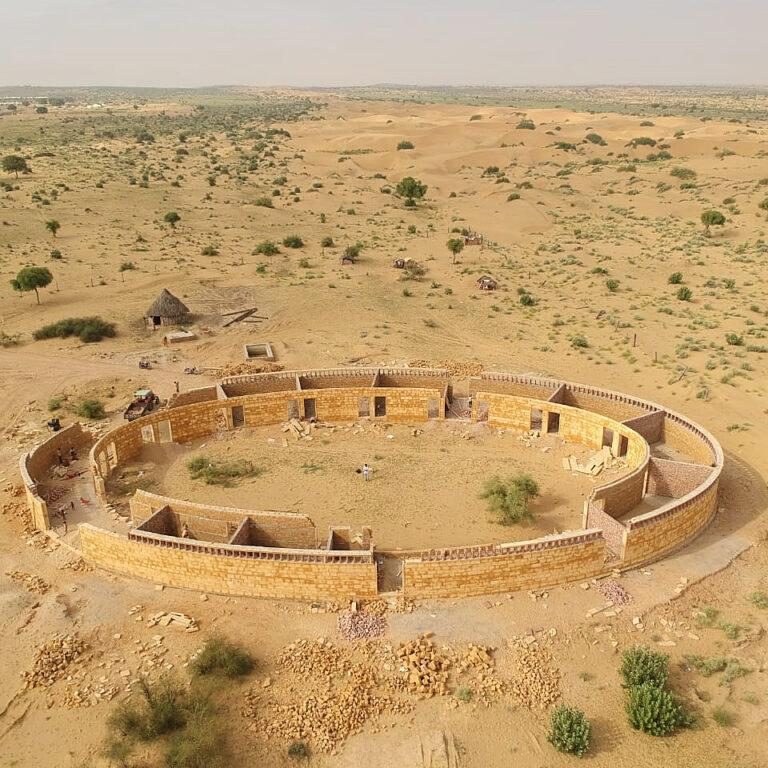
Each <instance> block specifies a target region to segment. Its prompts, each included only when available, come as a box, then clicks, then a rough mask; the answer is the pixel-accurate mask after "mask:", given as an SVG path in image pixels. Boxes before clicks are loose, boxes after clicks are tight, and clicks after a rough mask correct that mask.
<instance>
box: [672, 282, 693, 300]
mask: <svg viewBox="0 0 768 768" xmlns="http://www.w3.org/2000/svg"><path fill="white" fill-rule="evenodd" d="M675 295H676V296H677V298H678V300H679V301H690V300H691V298H692V296H693V291H692V290H691V289H690V288H686V287H685V286H684V287H682V288H680V290H679V291H678V292H677V293H676V294H675Z"/></svg>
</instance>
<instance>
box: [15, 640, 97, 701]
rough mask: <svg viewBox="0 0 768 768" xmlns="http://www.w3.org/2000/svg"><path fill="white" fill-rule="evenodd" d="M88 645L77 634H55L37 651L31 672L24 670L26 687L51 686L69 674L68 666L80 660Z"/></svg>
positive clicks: (22, 674)
mask: <svg viewBox="0 0 768 768" xmlns="http://www.w3.org/2000/svg"><path fill="white" fill-rule="evenodd" d="M85 648H86V645H85V642H84V641H83V640H81V639H80V638H79V637H78V636H77V635H76V634H75V635H54V636H53V637H52V638H51V639H50V640H49V641H48V642H47V643H45V645H42V646H40V647H39V648H38V649H37V652H36V653H35V660H34V662H33V664H32V670H31V671H30V672H22V673H21V676H22V678H23V679H24V687H25V688H50V687H51V686H52V685H53V684H54V683H55V682H56V681H57V680H60V679H61V678H62V677H64V676H65V675H66V674H67V667H68V666H69V665H70V664H72V663H75V662H77V661H78V659H79V658H80V657H81V655H82V654H83V652H84V651H85Z"/></svg>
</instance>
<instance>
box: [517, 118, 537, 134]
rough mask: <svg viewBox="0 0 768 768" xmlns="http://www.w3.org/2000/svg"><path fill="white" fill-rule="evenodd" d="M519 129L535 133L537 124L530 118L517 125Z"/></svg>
mask: <svg viewBox="0 0 768 768" xmlns="http://www.w3.org/2000/svg"><path fill="white" fill-rule="evenodd" d="M517 128H518V129H520V130H525V131H534V130H536V124H535V123H534V122H533V120H529V119H528V118H523V119H522V120H521V121H520V122H519V123H518V124H517Z"/></svg>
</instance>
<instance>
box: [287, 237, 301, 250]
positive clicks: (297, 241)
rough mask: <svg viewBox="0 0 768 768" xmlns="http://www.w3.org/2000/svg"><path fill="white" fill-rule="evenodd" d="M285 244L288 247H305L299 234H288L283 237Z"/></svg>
mask: <svg viewBox="0 0 768 768" xmlns="http://www.w3.org/2000/svg"><path fill="white" fill-rule="evenodd" d="M283 245H284V246H285V247H286V248H303V247H304V241H303V240H302V239H301V238H300V237H299V236H298V235H288V237H284V238H283Z"/></svg>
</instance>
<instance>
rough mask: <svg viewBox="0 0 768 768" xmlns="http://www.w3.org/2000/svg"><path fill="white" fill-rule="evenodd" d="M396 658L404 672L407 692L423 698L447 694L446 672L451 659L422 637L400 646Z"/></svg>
mask: <svg viewBox="0 0 768 768" xmlns="http://www.w3.org/2000/svg"><path fill="white" fill-rule="evenodd" d="M397 656H398V658H399V659H400V661H401V664H402V666H401V671H403V672H405V674H406V675H407V681H408V690H409V691H411V693H416V694H418V695H420V696H424V697H432V696H436V695H437V696H444V695H445V694H446V693H447V692H448V670H449V669H450V667H451V659H450V657H449V656H448V654H447V653H445V652H444V651H441V650H440V649H438V648H437V646H436V645H435V644H434V643H433V642H432V640H430V639H429V635H422V636H421V637H419V638H417V639H416V640H410V641H409V642H407V643H404V644H403V645H401V646H400V648H399V649H398V651H397Z"/></svg>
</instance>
